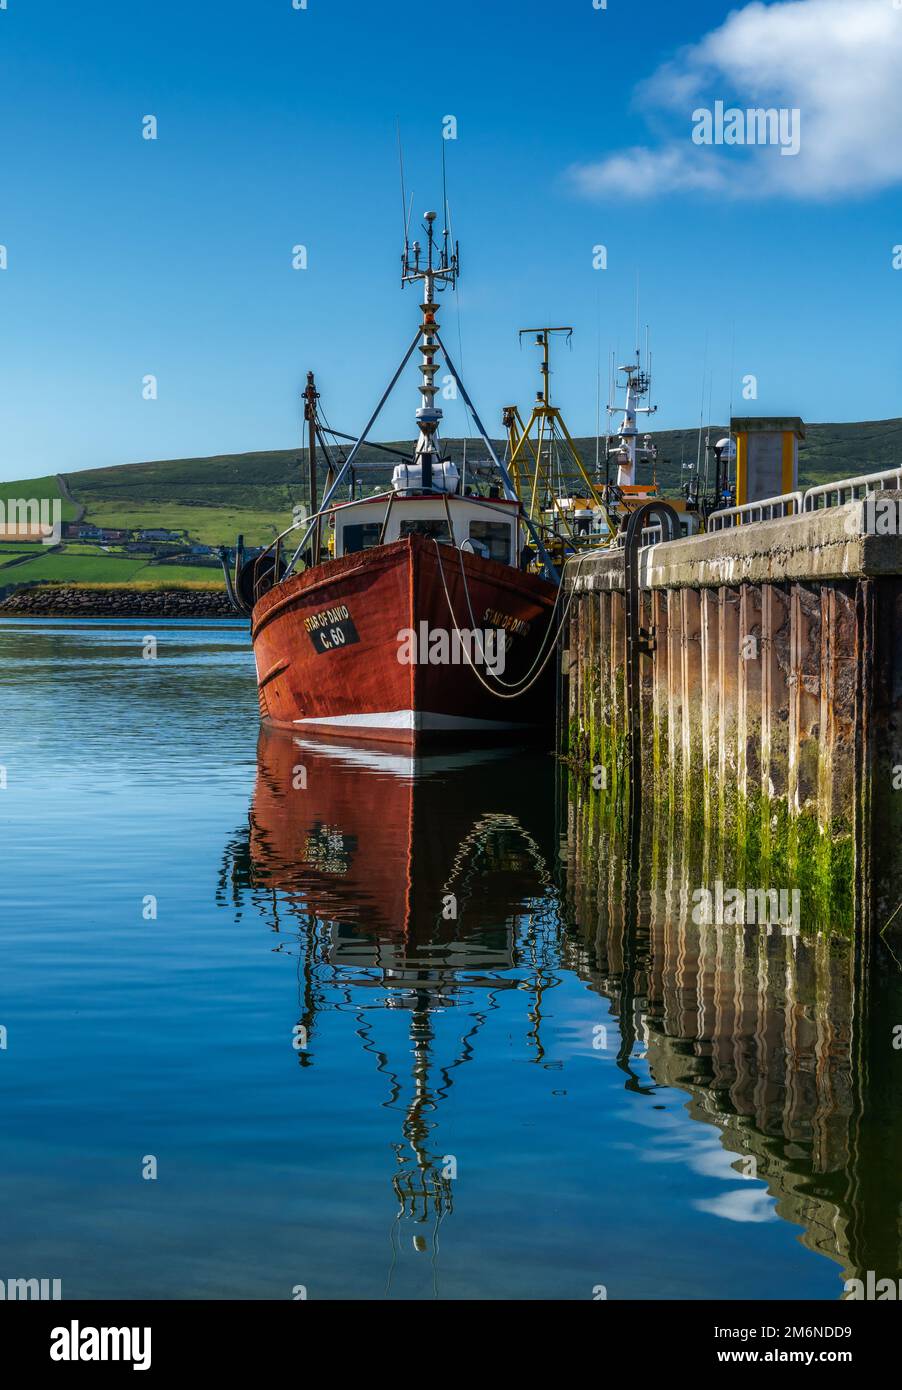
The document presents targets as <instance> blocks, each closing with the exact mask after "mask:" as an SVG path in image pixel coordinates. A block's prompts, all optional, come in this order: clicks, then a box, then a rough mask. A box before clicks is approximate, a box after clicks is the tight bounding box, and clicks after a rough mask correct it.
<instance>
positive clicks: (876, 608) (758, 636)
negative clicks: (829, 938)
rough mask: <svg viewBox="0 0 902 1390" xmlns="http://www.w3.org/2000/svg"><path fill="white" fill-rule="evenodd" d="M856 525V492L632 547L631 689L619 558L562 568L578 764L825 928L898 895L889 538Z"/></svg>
mask: <svg viewBox="0 0 902 1390" xmlns="http://www.w3.org/2000/svg"><path fill="white" fill-rule="evenodd" d="M884 496H889V497H890V498H895V499H896V500H897V501H898V500H899V499H900V494H897V493H896V494H884ZM900 507H902V501H900ZM870 520H871V518H870V515H869V512H868V509H867V506H866V503H865V502H864V501H856V502H851V503H848V504H846V505H845V506H840V507H831V508H829V509H825V510H821V511H816V512H810V513H803V514H802V515H799V516H791V517H785V518H781V519H778V520H774V521H766V522H759V523H756V524H754V525H743V526H739V527H736V528H735V529H731V530H726V531H720V532H715V533H708V534H706V535H703V536H700V537H691V538H686V539H680V540H675V541H669V542H666V543H661V544H658V545H651V546H646V547H645V548H643V549H642V550H640V552H639V555H638V588H637V592H636V596H635V602H636V604H637V607H638V614H639V623H640V632H641V638H640V645H639V652H640V655H639V666H638V672H639V676H638V681H637V682H636V683H635V684H634V688H633V695H632V699H630V698H629V694H630V691H629V684H630V683H629V682H628V681H627V678H626V675H627V673H626V664H627V636H626V632H627V593H626V589H627V569H626V564H625V559H624V553H623V552H622V551H603V552H599V553H598V554H597V555H591V556H587V557H583V558H581V559H580V560H579V561H578V562H574V563H573V564H572V565H571V566H570V568H569V572H568V574H567V576H566V578H565V583H566V586H567V589H568V591H569V592H568V598H569V599H570V600H571V601H570V605H569V609H568V611H567V618H566V621H565V625H564V638H563V652H562V660H561V682H562V689H561V711H562V718H561V721H560V728H561V735H560V737H561V743H562V751H563V753H564V755H565V756H566V758H567V759H568V760H569V762H570V763H571V765H572V767H573V768H574V770H575V771H576V772H577V773H579V774H581V775H583V776H585V777H586V778H587V779H589V780H590V782H591V784H592V785H593V787H595V788H596V789H598V790H599V792H600V794H601V795H602V796H603V798H604V799H605V802H606V804H607V805H608V806H611V805H613V806H614V807H616V808H618V810H619V811H620V813H621V814H622V815H624V816H627V815H630V814H635V811H636V807H635V805H634V804H633V803H635V802H636V801H638V800H641V801H643V802H645V801H646V800H648V799H651V800H652V801H653V802H654V804H655V806H656V810H657V813H658V814H660V812H661V808H662V807H663V808H665V809H666V813H667V816H668V818H669V819H672V820H673V821H675V822H677V823H679V824H681V825H682V826H683V827H684V828H685V829H686V830H687V831H688V833H690V834H691V835H694V836H696V837H697V838H699V839H701V840H704V841H705V842H706V843H707V842H709V841H710V842H712V843H714V844H716V845H718V846H719V847H720V848H719V850H718V854H719V858H720V862H719V866H718V865H715V866H714V869H715V871H716V870H717V869H718V868H719V869H720V870H721V871H723V872H733V873H734V874H736V875H737V878H736V880H735V881H736V882H738V883H742V882H757V883H759V884H761V883H768V884H771V883H774V884H776V883H781V884H782V883H786V884H787V885H791V886H799V887H801V888H803V889H804V891H805V895H806V901H807V902H808V903H809V904H810V905H811V906H812V911H813V913H814V916H815V917H816V918H818V919H819V920H822V921H826V920H831V919H833V920H835V919H836V917H837V914H838V915H839V916H843V911H842V910H839V912H838V908H837V904H842V903H847V905H848V906H849V908H850V909H851V911H852V914H853V915H854V916H855V917H856V918H860V917H861V916H862V912H861V907H862V904H861V902H856V901H855V899H856V898H858V897H860V896H861V895H862V894H863V895H866V896H868V897H869V898H870V899H872V901H870V902H869V903H868V904H867V907H868V909H871V908H875V909H876V913H877V915H878V916H879V915H880V913H881V912H884V911H887V912H891V911H892V910H893V909H894V908H895V907H896V905H897V903H898V902H899V900H900V898H899V897H898V896H897V897H895V898H894V894H896V892H897V890H899V889H900V888H902V885H900V884H899V883H898V882H896V881H895V879H896V877H897V875H898V870H896V869H894V865H893V862H892V861H893V858H896V859H898V858H899V856H898V854H897V853H896V852H895V851H896V847H897V846H898V843H899V832H900V830H902V767H900V764H902V737H900V729H899V722H900V696H902V537H900V536H899V535H875V534H870V533H869V531H868V525H869V522H870ZM630 706H632V708H631V707H630ZM890 851H892V852H890ZM875 864H876V866H877V872H874V869H875ZM866 915H868V916H870V915H871V914H870V911H869V912H868V913H867V914H866Z"/></svg>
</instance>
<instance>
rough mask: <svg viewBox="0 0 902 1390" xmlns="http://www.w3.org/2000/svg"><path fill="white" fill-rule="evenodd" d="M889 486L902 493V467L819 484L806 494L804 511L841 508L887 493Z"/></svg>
mask: <svg viewBox="0 0 902 1390" xmlns="http://www.w3.org/2000/svg"><path fill="white" fill-rule="evenodd" d="M887 484H892V485H893V486H895V488H896V489H897V490H898V491H902V467H899V468H887V469H884V471H883V472H882V473H862V474H861V475H860V476H859V477H857V478H841V479H839V480H838V481H837V482H834V483H819V484H818V486H817V487H810V488H809V489H808V491H807V492H806V493H805V503H804V509H805V511H806V512H816V511H820V510H822V509H823V508H824V507H841V506H843V505H844V503H846V502H854V501H855V500H856V499H857V498H859V497H870V495H871V493H872V492H885V491H887Z"/></svg>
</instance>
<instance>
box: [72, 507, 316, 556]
mask: <svg viewBox="0 0 902 1390" xmlns="http://www.w3.org/2000/svg"><path fill="white" fill-rule="evenodd" d="M85 519H86V520H89V521H90V522H91V524H92V525H93V526H110V527H124V528H126V529H132V528H134V529H136V530H140V529H145V528H147V529H150V528H152V527H162V528H163V529H164V530H167V531H185V532H186V533H187V535H188V539H189V540H192V541H197V542H198V543H199V544H200V545H234V544H235V542H236V540H237V539H238V536H239V534H243V535H244V539H245V542H246V544H247V545H268V544H269V542H270V541H272V540H275V538H276V536H277V535H278V534H279V532H280V531H284V530H285V527H286V526H288V525H290V522H291V512H290V509H289V510H287V511H284V512H277V511H265V510H262V509H261V510H253V509H235V508H232V507H201V506H199V505H193V504H189V505H182V504H180V503H178V502H161V503H158V504H155V505H154V506H153V507H151V506H139V505H137V504H136V503H134V502H126V501H124V500H123V501H119V502H102V503H97V504H95V503H93V502H91V503H90V504H88V513H87V516H86V518H85Z"/></svg>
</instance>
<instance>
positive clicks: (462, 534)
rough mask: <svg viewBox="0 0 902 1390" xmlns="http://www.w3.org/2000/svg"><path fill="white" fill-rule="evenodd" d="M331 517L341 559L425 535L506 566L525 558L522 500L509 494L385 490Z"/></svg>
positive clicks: (336, 510)
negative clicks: (521, 537)
mask: <svg viewBox="0 0 902 1390" xmlns="http://www.w3.org/2000/svg"><path fill="white" fill-rule="evenodd" d="M331 522H332V525H333V526H334V528H335V558H336V559H339V558H340V557H341V556H342V555H353V554H355V553H356V552H357V551H360V550H371V549H372V548H373V547H374V546H377V545H390V544H391V542H392V541H397V540H402V539H403V538H404V537H405V536H409V535H420V536H428V537H432V538H434V539H435V540H437V541H439V542H440V543H441V544H444V545H454V546H457V547H458V548H459V549H463V550H471V551H473V552H474V554H476V555H481V556H482V557H483V559H486V560H497V561H499V562H500V563H501V564H503V565H513V566H515V567H519V563H520V549H521V539H520V504H519V503H518V502H516V501H513V500H511V501H509V500H507V499H506V498H501V497H499V498H495V497H476V496H466V495H465V496H463V497H461V496H455V495H449V494H448V493H434V492H433V493H406V494H400V495H399V494H398V493H391V494H385V493H382V494H379V495H378V496H376V497H362V498H359V499H357V500H356V501H353V502H343V503H341V504H340V505H339V506H337V507H335V508H334V510H333V512H332V518H331Z"/></svg>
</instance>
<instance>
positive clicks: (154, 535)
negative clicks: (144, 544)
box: [138, 528, 182, 541]
mask: <svg viewBox="0 0 902 1390" xmlns="http://www.w3.org/2000/svg"><path fill="white" fill-rule="evenodd" d="M181 539H182V533H181V532H180V531H164V530H162V529H156V528H152V529H150V530H148V531H139V532H138V540H140V541H180V540H181Z"/></svg>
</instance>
